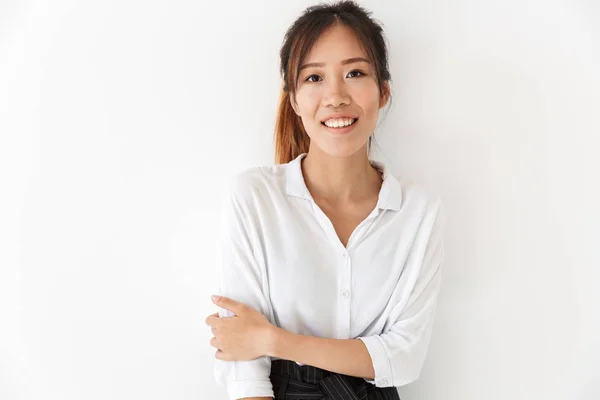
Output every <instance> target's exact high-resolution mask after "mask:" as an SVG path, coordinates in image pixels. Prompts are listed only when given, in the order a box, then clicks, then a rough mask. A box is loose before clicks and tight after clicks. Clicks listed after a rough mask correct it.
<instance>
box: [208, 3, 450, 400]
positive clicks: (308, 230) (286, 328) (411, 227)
mask: <svg viewBox="0 0 600 400" xmlns="http://www.w3.org/2000/svg"><path fill="white" fill-rule="evenodd" d="M280 57H281V73H282V77H283V89H282V94H281V99H280V100H281V101H280V105H279V109H278V117H277V123H276V127H275V135H276V161H277V164H276V165H274V166H262V167H254V168H251V169H248V170H246V171H243V172H241V173H240V174H239V175H238V176H237V177H236V179H234V181H233V182H232V187H231V191H230V196H229V199H228V203H227V204H226V205H225V212H226V214H225V224H224V226H223V236H222V237H221V239H222V244H223V246H222V249H221V255H222V265H221V286H220V288H219V291H218V292H219V294H220V295H221V296H222V298H221V300H219V301H218V302H216V304H217V305H218V306H219V307H220V310H219V312H218V314H216V315H212V316H209V317H208V318H207V320H206V322H207V324H208V325H210V326H211V329H212V332H213V334H214V337H213V338H212V339H211V342H210V343H211V345H212V346H213V347H215V348H216V349H217V352H216V354H215V357H216V359H215V377H216V379H217V382H219V383H221V384H224V385H226V386H227V389H228V393H229V398H230V399H242V398H244V399H268V398H272V397H275V398H276V399H290V398H293V399H296V400H304V399H320V398H329V399H331V400H344V399H357V398H359V399H364V400H373V399H383V400H386V399H389V400H393V399H398V398H399V397H398V392H397V389H396V388H397V387H398V386H401V385H405V384H407V383H410V382H413V381H414V380H416V379H417V378H418V377H419V374H420V371H421V368H422V366H423V362H424V360H425V355H426V353H427V348H428V343H429V338H430V334H431V327H432V321H433V315H434V309H435V304H436V299H437V294H438V291H439V286H440V282H441V269H440V268H441V264H442V260H443V254H444V250H443V243H442V227H443V224H444V221H445V215H444V212H443V208H442V206H441V201H440V199H439V197H438V196H434V195H432V194H430V193H428V192H427V191H425V190H424V189H423V188H421V187H420V186H418V185H416V184H414V183H411V182H405V181H404V180H401V179H398V178H396V177H395V176H394V175H393V174H392V172H391V170H390V168H389V166H387V165H386V164H383V163H379V162H375V161H373V160H371V159H370V158H369V149H370V141H371V139H372V136H373V132H374V130H375V127H376V124H377V120H378V116H379V112H380V110H381V109H382V108H383V107H384V106H385V105H386V104H388V102H389V100H390V93H391V92H390V74H389V70H388V62H387V60H388V55H387V48H386V45H385V40H384V37H383V30H382V27H381V25H379V24H378V23H376V22H375V21H374V20H372V19H371V18H370V13H368V12H367V11H365V10H364V9H363V8H361V7H359V6H358V5H357V4H355V3H354V2H350V1H344V2H339V3H335V4H322V5H318V6H314V7H309V8H308V9H307V10H306V11H305V12H304V13H303V14H302V15H301V16H300V18H298V19H297V20H296V21H295V22H294V23H293V24H292V26H291V27H290V28H289V29H288V31H287V33H286V35H285V39H284V43H283V46H282V48H281V52H280Z"/></svg>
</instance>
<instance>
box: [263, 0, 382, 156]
mask: <svg viewBox="0 0 600 400" xmlns="http://www.w3.org/2000/svg"><path fill="white" fill-rule="evenodd" d="M370 15H371V12H368V11H366V10H365V9H363V8H362V7H360V6H359V5H358V4H356V3H355V2H353V1H339V2H336V3H333V4H318V5H315V6H311V7H308V8H307V9H306V10H304V12H303V13H302V15H301V16H300V17H299V18H298V19H297V20H296V21H295V22H294V23H293V24H292V25H291V26H290V27H289V29H288V30H287V32H286V34H285V37H284V40H283V46H282V47H281V50H280V53H279V56H280V59H281V65H280V68H281V75H282V78H283V87H282V89H281V97H280V99H279V108H278V111H277V120H276V123H275V162H276V163H278V164H282V163H287V162H289V161H291V160H293V159H294V158H296V157H297V156H299V155H300V154H301V153H306V152H308V147H309V144H310V138H309V136H308V135H307V133H306V131H305V130H304V126H303V124H302V119H301V118H300V117H299V116H298V115H297V114H296V113H295V112H294V109H293V108H292V105H291V103H290V99H291V98H295V97H294V96H295V93H296V87H297V85H298V75H299V72H300V66H301V65H302V64H303V62H304V60H305V58H306V56H307V55H308V53H309V52H310V50H311V48H312V47H313V45H314V44H315V43H316V41H317V40H318V39H319V37H320V36H321V34H322V33H323V32H324V31H325V30H327V29H328V28H329V27H331V26H333V25H334V24H336V23H341V24H343V25H344V26H346V27H348V28H350V29H351V30H352V31H353V32H354V34H355V35H356V37H357V38H358V40H359V42H360V43H361V45H362V46H363V48H364V50H365V52H366V53H367V57H368V58H369V60H370V61H371V62H372V63H373V69H374V70H375V75H376V79H377V84H378V86H379V93H380V94H382V93H384V91H385V90H386V87H385V86H384V85H385V82H386V81H389V80H391V77H390V72H389V67H388V52H387V45H386V42H385V37H384V35H383V28H382V24H381V23H378V22H377V21H375V20H373V19H372V18H371V17H370Z"/></svg>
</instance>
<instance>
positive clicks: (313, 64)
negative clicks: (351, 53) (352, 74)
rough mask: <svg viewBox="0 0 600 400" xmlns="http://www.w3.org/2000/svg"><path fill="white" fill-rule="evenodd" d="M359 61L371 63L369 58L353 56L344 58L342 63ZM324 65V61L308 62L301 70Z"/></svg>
mask: <svg viewBox="0 0 600 400" xmlns="http://www.w3.org/2000/svg"><path fill="white" fill-rule="evenodd" d="M357 62H366V63H367V64H370V62H369V60H367V59H366V58H363V57H352V58H348V59H346V60H342V62H341V65H347V64H352V63H357ZM324 66H325V63H322V62H313V63H308V64H304V65H303V66H301V67H300V71H302V70H303V69H305V68H311V67H324Z"/></svg>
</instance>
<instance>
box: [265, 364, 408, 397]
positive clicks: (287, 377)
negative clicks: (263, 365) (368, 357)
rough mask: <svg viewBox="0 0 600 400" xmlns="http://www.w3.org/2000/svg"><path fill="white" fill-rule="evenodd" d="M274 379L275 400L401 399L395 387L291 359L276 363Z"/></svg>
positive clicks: (273, 370)
mask: <svg viewBox="0 0 600 400" xmlns="http://www.w3.org/2000/svg"><path fill="white" fill-rule="evenodd" d="M270 379H271V383H272V384H273V391H274V392H275V400H400V396H398V391H397V389H396V388H395V387H385V388H380V387H376V386H375V385H373V384H371V383H369V382H367V381H365V380H364V379H362V378H358V377H355V376H349V375H343V374H337V373H335V372H330V371H326V370H324V369H321V368H317V367H313V366H311V365H298V364H296V363H295V362H294V361H290V360H279V359H278V360H272V361H271V376H270Z"/></svg>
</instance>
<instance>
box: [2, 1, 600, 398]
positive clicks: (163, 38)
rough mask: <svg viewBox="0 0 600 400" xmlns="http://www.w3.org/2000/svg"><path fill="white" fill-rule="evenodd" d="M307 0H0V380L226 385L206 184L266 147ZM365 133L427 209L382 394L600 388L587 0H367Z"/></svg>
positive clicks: (211, 201)
mask: <svg viewBox="0 0 600 400" xmlns="http://www.w3.org/2000/svg"><path fill="white" fill-rule="evenodd" d="M310 4H313V2H310V1H286V2H282V1H278V0H263V1H241V0H238V1H237V2H235V3H234V4H232V2H225V1H218V2H198V1H169V2H167V1H162V2H158V1H133V0H127V1H124V0H121V1H102V2H99V1H98V2H89V1H77V0H71V1H66V0H62V1H52V2H49V1H39V0H31V1H20V2H18V1H14V0H3V1H2V2H1V3H0V93H1V95H0V190H1V195H0V324H1V325H0V399H3V400H38V399H44V400H80V399H86V400H96V399H98V400H100V399H102V400H104V399H113V400H120V399H123V400H124V399H142V398H143V399H145V400H159V399H225V392H224V390H223V388H221V387H217V386H216V385H215V383H214V381H213V374H212V359H213V356H214V349H213V348H212V347H211V346H210V345H209V343H208V341H209V339H210V337H211V336H212V335H211V334H210V330H209V328H208V327H207V326H206V325H205V324H204V318H205V317H206V316H207V315H208V314H210V313H212V312H214V311H215V310H216V308H215V307H213V306H212V305H211V303H210V294H211V292H212V291H213V289H214V288H215V287H216V284H217V275H216V274H217V272H216V271H217V267H218V266H217V265H215V260H216V254H215V252H214V247H215V245H216V238H215V235H214V234H213V231H214V229H215V228H216V224H217V213H216V210H217V209H218V207H219V206H220V195H221V192H222V189H223V187H224V186H223V184H224V182H225V181H226V179H227V178H229V177H230V176H231V175H232V174H233V173H235V172H237V171H239V170H241V169H244V168H247V167H249V166H252V165H258V164H269V163H271V162H272V154H273V150H272V147H273V146H272V144H273V141H272V128H273V122H274V115H275V114H274V111H275V107H276V102H277V100H278V90H279V87H280V86H279V85H280V81H279V79H280V78H279V70H278V68H279V65H278V61H279V60H278V51H279V46H280V44H281V40H282V38H283V34H284V31H285V29H286V28H287V26H288V25H289V24H290V23H291V22H292V21H293V19H294V18H296V17H297V16H298V15H299V13H300V12H301V11H302V10H303V9H304V7H306V6H308V5H310ZM362 4H363V5H365V6H366V7H367V8H369V9H370V10H372V11H373V12H374V16H375V17H376V18H378V19H380V20H381V21H382V22H383V23H384V25H385V27H386V30H387V34H388V37H389V41H390V44H391V49H390V50H391V69H392V77H393V90H394V99H393V105H392V109H391V111H390V112H389V114H388V115H387V118H386V119H385V121H384V122H383V125H382V129H381V130H380V131H379V132H378V133H377V135H378V137H379V142H380V144H381V147H382V148H383V149H384V151H385V155H386V156H387V158H389V159H390V161H391V162H392V163H393V166H394V170H395V171H396V173H397V174H401V175H405V176H409V177H411V178H413V179H417V180H419V181H421V182H422V183H423V184H424V185H426V186H428V187H430V188H432V189H433V190H437V191H439V192H440V193H441V194H442V195H443V197H444V198H445V203H446V207H447V210H448V228H447V246H446V248H447V250H446V254H447V260H446V263H445V283H444V289H443V292H442V294H441V303H440V307H439V312H438V318H437V320H436V326H435V332H434V336H433V340H432V344H431V349H430V353H429V358H428V360H427V363H426V366H425V368H424V371H423V375H422V378H421V380H420V381H419V382H418V383H415V384H413V385H410V386H408V387H405V388H402V389H401V391H400V392H401V397H402V399H403V400H425V399H427V400H482V399H485V400H505V399H512V400H517V399H518V400H526V399H545V400H563V399H565V400H597V399H599V398H600V310H599V308H600V307H599V306H600V294H599V291H598V290H597V286H598V284H599V283H600V269H599V266H600V249H599V248H598V244H599V243H600V211H599V209H598V204H600V190H599V188H598V181H599V180H600V179H599V178H598V175H599V173H598V172H599V171H600V161H599V159H598V157H597V152H598V151H597V149H598V146H599V145H600V140H599V139H598V135H599V134H600V119H599V118H600V117H599V115H600V95H599V93H600V92H599V90H600V79H599V72H598V71H600V28H598V24H597V21H598V20H600V5H599V3H598V2H597V1H593V0H589V1H587V2H586V1H583V0H582V1H573V0H571V1H567V0H565V1H562V2H561V1H558V0H551V1H548V0H546V1H542V0H538V1H534V0H528V1H523V0H504V1H491V0H487V1H482V0H455V1H443V0H437V1H434V0H429V1H401V2H396V1H394V2H391V1H385V0H380V1H364V2H362Z"/></svg>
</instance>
